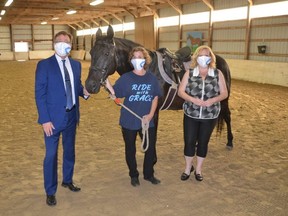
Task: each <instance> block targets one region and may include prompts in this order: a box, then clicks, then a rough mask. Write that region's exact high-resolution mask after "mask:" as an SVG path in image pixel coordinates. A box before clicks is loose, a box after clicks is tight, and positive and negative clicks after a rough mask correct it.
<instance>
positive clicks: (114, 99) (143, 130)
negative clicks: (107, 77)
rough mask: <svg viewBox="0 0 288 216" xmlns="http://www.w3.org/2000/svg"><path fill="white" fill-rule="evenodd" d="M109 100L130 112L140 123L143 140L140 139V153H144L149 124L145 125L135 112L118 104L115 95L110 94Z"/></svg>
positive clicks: (147, 145) (118, 101) (147, 144)
mask: <svg viewBox="0 0 288 216" xmlns="http://www.w3.org/2000/svg"><path fill="white" fill-rule="evenodd" d="M110 98H111V99H112V100H113V101H114V102H115V103H116V104H118V105H120V106H122V107H123V108H124V109H126V110H127V111H128V112H130V113H131V114H132V115H134V116H135V117H136V118H138V119H140V121H141V126H142V134H143V138H142V144H141V151H142V152H146V151H147V149H148V147H149V133H148V129H149V122H148V123H145V122H144V119H143V118H141V117H140V116H139V115H137V114H136V113H135V112H133V111H132V110H131V109H129V108H128V107H127V106H125V105H124V104H123V103H121V102H120V100H119V99H118V98H116V97H115V95H111V94H110ZM145 140H146V141H147V142H146V148H145V149H144V144H145Z"/></svg>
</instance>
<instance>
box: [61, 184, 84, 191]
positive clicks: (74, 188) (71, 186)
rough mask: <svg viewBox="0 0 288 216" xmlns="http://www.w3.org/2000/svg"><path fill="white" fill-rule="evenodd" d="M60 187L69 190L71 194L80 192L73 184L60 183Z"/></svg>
mask: <svg viewBox="0 0 288 216" xmlns="http://www.w3.org/2000/svg"><path fill="white" fill-rule="evenodd" d="M62 187H64V188H69V189H70V190H71V191H73V192H78V191H80V190H81V188H79V187H77V186H76V185H74V183H64V182H62Z"/></svg>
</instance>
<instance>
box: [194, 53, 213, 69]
mask: <svg viewBox="0 0 288 216" xmlns="http://www.w3.org/2000/svg"><path fill="white" fill-rule="evenodd" d="M197 62H198V64H199V66H200V67H203V68H206V67H208V65H209V64H210V62H211V57H210V56H199V57H198V58H197Z"/></svg>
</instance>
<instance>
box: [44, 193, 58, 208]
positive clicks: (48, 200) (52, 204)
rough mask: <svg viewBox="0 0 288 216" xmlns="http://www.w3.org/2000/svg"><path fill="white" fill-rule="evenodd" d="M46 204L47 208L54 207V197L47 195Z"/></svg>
mask: <svg viewBox="0 0 288 216" xmlns="http://www.w3.org/2000/svg"><path fill="white" fill-rule="evenodd" d="M46 203H47V205H48V206H55V205H56V203H57V202H56V197H55V195H47V198H46Z"/></svg>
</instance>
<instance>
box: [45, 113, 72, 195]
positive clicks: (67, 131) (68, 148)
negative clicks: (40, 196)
mask: <svg viewBox="0 0 288 216" xmlns="http://www.w3.org/2000/svg"><path fill="white" fill-rule="evenodd" d="M76 124H77V117H76V109H75V108H74V109H73V110H71V111H70V112H66V113H65V118H64V121H63V123H62V124H61V126H60V127H59V128H55V129H54V130H53V135H52V136H49V137H47V136H46V135H45V133H44V139H45V146H46V154H45V158H44V164H43V172H44V188H45V191H46V194H47V195H54V194H55V193H56V191H57V185H58V163H57V162H58V144H59V139H60V136H61V135H62V145H63V165H62V173H63V180H62V181H63V182H65V183H72V179H73V173H74V164H75V136H76Z"/></svg>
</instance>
